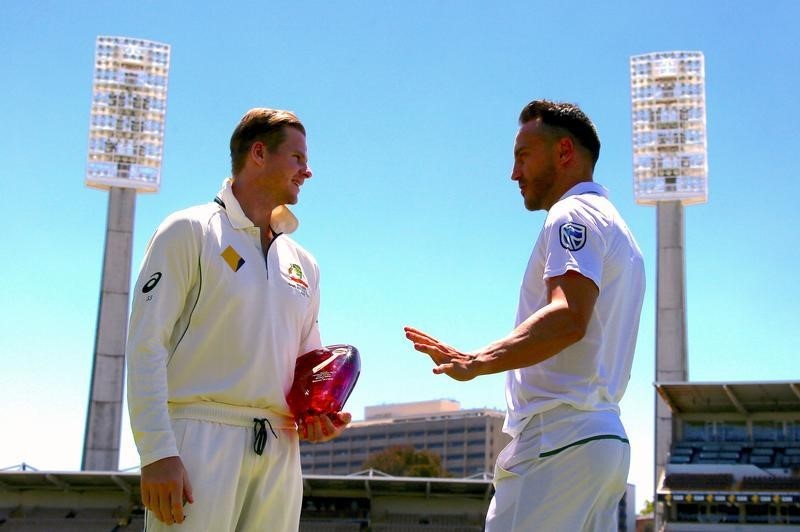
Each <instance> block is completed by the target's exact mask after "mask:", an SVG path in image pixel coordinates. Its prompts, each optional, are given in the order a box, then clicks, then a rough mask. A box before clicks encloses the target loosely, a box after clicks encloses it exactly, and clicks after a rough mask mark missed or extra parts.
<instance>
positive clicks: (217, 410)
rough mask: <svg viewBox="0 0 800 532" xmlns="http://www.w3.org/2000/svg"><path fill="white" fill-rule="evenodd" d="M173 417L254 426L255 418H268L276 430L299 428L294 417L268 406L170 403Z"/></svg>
mask: <svg viewBox="0 0 800 532" xmlns="http://www.w3.org/2000/svg"><path fill="white" fill-rule="evenodd" d="M169 415H170V417H171V418H172V419H197V420H200V421H211V422H214V423H222V424H224V425H233V426H236V427H252V426H253V420H254V419H267V420H268V421H269V423H270V425H271V426H272V428H273V429H274V430H297V425H296V424H295V422H294V419H292V418H290V417H287V416H282V415H280V414H276V413H275V412H273V411H272V410H268V409H266V408H253V407H249V406H234V405H226V404H222V403H211V402H208V403H181V404H176V403H170V404H169Z"/></svg>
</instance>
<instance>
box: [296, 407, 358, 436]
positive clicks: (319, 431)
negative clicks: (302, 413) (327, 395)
mask: <svg viewBox="0 0 800 532" xmlns="http://www.w3.org/2000/svg"><path fill="white" fill-rule="evenodd" d="M352 418H353V417H352V416H351V415H350V414H349V413H348V412H336V413H333V414H327V415H325V414H322V415H318V416H307V417H306V418H305V419H300V420H298V422H297V432H298V434H299V435H300V438H301V439H304V440H308V441H311V442H324V441H328V440H332V439H333V438H335V437H337V436H339V435H340V434H341V433H342V432H343V431H344V429H345V428H346V427H347V425H348V424H349V423H350V421H351V420H352Z"/></svg>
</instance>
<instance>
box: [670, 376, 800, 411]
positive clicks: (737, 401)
mask: <svg viewBox="0 0 800 532" xmlns="http://www.w3.org/2000/svg"><path fill="white" fill-rule="evenodd" d="M655 386H656V390H657V391H658V394H659V395H660V396H661V398H662V399H664V401H665V402H666V403H667V404H668V405H669V407H670V409H671V410H672V412H673V413H676V414H691V413H695V414H698V413H720V414H726V413H736V414H742V415H750V414H757V413H762V412H766V413H789V412H796V413H800V381H786V382H727V383H721V382H717V383H714V382H657V383H656V384H655Z"/></svg>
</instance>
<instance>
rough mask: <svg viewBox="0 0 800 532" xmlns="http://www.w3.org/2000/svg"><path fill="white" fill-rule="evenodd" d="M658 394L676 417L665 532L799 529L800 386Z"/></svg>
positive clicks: (708, 386)
mask: <svg viewBox="0 0 800 532" xmlns="http://www.w3.org/2000/svg"><path fill="white" fill-rule="evenodd" d="M656 389H657V391H658V393H659V395H660V396H661V397H662V398H663V399H664V401H665V402H666V403H667V404H668V405H669V407H670V409H671V411H672V416H673V417H672V420H673V431H672V433H673V441H672V442H671V445H670V455H669V459H668V461H667V465H666V468H665V469H664V474H663V475H662V476H661V478H659V479H657V501H658V504H659V505H660V506H661V508H662V509H663V515H664V530H666V531H677V532H683V531H698V530H702V531H709V532H712V531H715V530H761V529H767V528H769V529H770V530H800V382H761V383H756V382H753V383H750V382H748V383H692V382H682V383H656Z"/></svg>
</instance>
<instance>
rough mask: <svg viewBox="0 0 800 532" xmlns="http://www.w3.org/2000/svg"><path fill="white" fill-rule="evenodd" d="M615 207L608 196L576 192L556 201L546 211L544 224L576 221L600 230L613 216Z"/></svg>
mask: <svg viewBox="0 0 800 532" xmlns="http://www.w3.org/2000/svg"><path fill="white" fill-rule="evenodd" d="M615 213H616V211H615V209H614V206H613V205H612V204H611V202H610V201H609V200H608V198H606V197H604V196H600V195H597V194H576V195H573V196H569V197H566V198H564V199H562V200H560V201H558V202H556V203H555V204H554V205H553V206H552V207H551V208H550V210H549V211H548V213H547V219H546V220H545V225H546V226H550V227H552V226H557V227H560V226H561V225H563V224H566V223H577V224H583V225H588V226H591V227H592V228H594V229H598V230H602V229H603V228H604V227H608V226H609V225H610V224H611V223H612V221H613V220H614V218H615Z"/></svg>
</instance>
